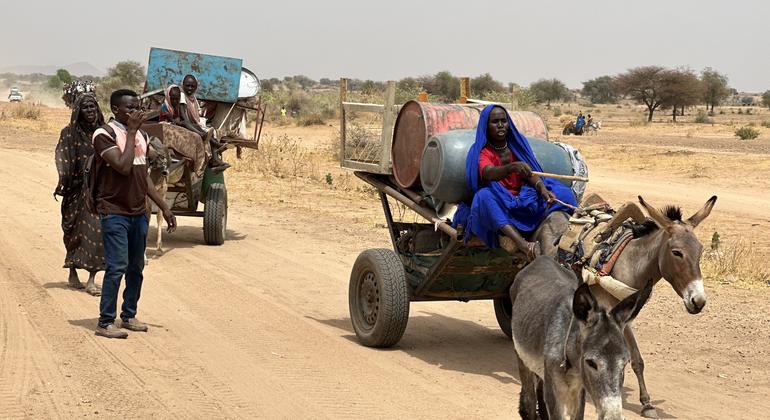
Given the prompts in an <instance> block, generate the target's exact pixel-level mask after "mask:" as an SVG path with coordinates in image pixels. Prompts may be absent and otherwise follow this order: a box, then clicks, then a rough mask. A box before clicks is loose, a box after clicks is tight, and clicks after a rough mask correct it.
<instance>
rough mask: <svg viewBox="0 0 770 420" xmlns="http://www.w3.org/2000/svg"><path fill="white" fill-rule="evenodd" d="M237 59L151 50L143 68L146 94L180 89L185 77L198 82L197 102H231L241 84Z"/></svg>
mask: <svg viewBox="0 0 770 420" xmlns="http://www.w3.org/2000/svg"><path fill="white" fill-rule="evenodd" d="M242 64H243V60H241V59H239V58H230V57H220V56H215V55H208V54H197V53H191V52H185V51H175V50H167V49H163V48H151V49H150V59H149V62H148V64H147V90H155V89H162V88H165V87H166V86H168V85H170V84H172V83H174V84H178V85H181V84H182V79H183V78H184V76H185V75H187V74H192V75H194V76H195V77H196V78H197V79H198V92H197V93H196V96H197V97H198V99H203V100H211V101H219V102H230V103H232V102H235V101H236V100H237V99H238V90H239V87H240V81H241V66H242Z"/></svg>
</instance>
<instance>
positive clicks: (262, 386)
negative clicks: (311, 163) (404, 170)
mask: <svg viewBox="0 0 770 420" xmlns="http://www.w3.org/2000/svg"><path fill="white" fill-rule="evenodd" d="M276 130H277V129H276ZM292 130H294V131H292ZM301 130H306V132H305V131H301ZM316 130H321V131H320V133H322V134H319V135H318V136H319V138H323V137H325V136H326V135H327V134H328V133H329V132H331V131H333V128H331V127H326V128H323V129H316ZM288 131H289V132H290V134H292V135H297V134H298V133H300V134H302V133H305V134H307V135H310V136H312V135H313V133H312V130H311V129H294V128H291V129H288ZM580 141H587V140H580ZM55 142H56V135H55V134H51V133H43V134H28V133H27V132H25V131H22V130H20V129H16V128H12V127H7V126H2V125H0V162H3V164H2V165H0V179H2V180H4V186H5V194H4V198H3V200H2V204H3V210H4V211H3V212H0V288H1V289H2V290H3V292H2V293H0V417H2V418H35V419H38V418H76V417H94V418H127V417H132V418H159V419H161V418H162V419H165V418H207V419H209V418H362V417H374V418H442V419H443V418H511V417H515V416H516V407H517V403H518V390H519V385H518V379H517V373H516V368H515V364H514V362H513V349H512V344H511V343H510V342H509V341H508V340H507V339H506V338H505V336H504V335H503V334H502V333H501V332H500V331H499V328H498V327H497V323H496V321H495V317H494V313H493V310H492V304H491V302H488V301H482V302H471V303H459V302H442V303H415V304H413V305H412V312H411V316H410V321H409V326H408V328H407V331H406V334H405V335H404V338H403V339H402V341H401V342H400V343H399V344H398V345H397V346H395V347H394V348H392V349H389V350H374V349H369V348H365V347H362V346H360V345H359V344H358V343H357V341H356V338H355V334H354V333H353V331H352V328H351V325H350V320H349V315H348V304H347V284H348V276H349V273H350V269H351V266H352V264H353V261H354V260H355V258H356V256H357V255H358V253H359V252H361V251H362V250H364V249H366V248H372V247H387V246H388V243H389V239H388V238H387V236H386V231H385V229H383V228H382V227H381V226H376V225H374V226H373V225H372V224H371V223H369V222H368V221H366V220H365V218H360V217H359V216H360V215H359V213H362V212H363V213H372V212H376V206H377V203H376V201H375V200H373V199H370V200H369V201H367V202H351V201H347V202H346V201H345V199H344V198H339V197H336V196H333V195H332V194H333V193H332V192H329V193H328V194H329V195H328V196H326V195H324V194H317V195H316V196H315V199H316V200H318V201H317V202H313V203H310V204H309V205H310V206H311V207H312V206H315V207H316V208H317V211H315V212H308V211H306V210H305V209H306V208H307V207H297V206H292V205H290V202H282V201H278V200H273V199H266V198H265V197H273V196H275V194H276V192H275V191H271V190H270V188H271V186H270V184H269V183H268V182H267V181H261V183H260V181H254V182H255V183H257V185H256V186H255V187H254V188H255V190H256V191H258V192H257V194H258V196H257V197H256V199H253V198H252V197H247V196H245V195H244V194H241V193H239V190H238V189H236V188H234V189H233V190H231V192H230V215H229V217H230V218H229V221H228V228H229V232H228V241H227V242H226V243H225V245H223V246H220V247H210V246H205V245H203V244H202V231H201V220H200V219H192V218H181V219H180V225H181V226H180V228H179V230H178V232H177V233H174V234H173V235H166V237H165V244H166V247H167V249H168V252H167V253H166V254H165V255H163V256H162V257H160V258H157V259H153V260H152V261H151V263H150V265H149V266H148V267H147V268H146V269H145V279H146V281H145V284H144V289H143V293H142V300H141V302H140V305H139V310H140V318H141V319H143V320H144V321H145V322H148V323H149V324H150V331H149V333H145V334H141V333H133V334H131V335H130V337H129V338H128V340H112V341H111V340H107V339H102V338H100V337H96V336H94V333H93V329H94V327H95V324H96V318H97V315H98V298H94V297H91V296H88V295H87V294H85V293H81V292H78V291H73V290H71V289H68V288H67V287H66V270H64V269H62V268H60V267H61V261H62V259H63V255H64V247H63V245H62V243H61V239H60V238H61V230H60V227H59V208H58V203H57V202H55V201H54V200H53V199H52V197H51V192H52V191H53V187H54V185H55V183H56V170H55V167H54V164H53V159H52V151H53V146H54V145H55ZM585 146H586V148H587V149H590V145H589V144H588V143H585ZM591 153H593V152H591ZM231 157H232V156H231ZM597 161H598V162H599V163H597V164H595V165H593V166H592V167H591V170H592V183H591V188H594V189H596V190H597V191H602V192H603V193H604V194H605V195H606V196H607V197H608V198H609V199H611V200H613V201H621V200H630V199H632V198H633V197H635V196H636V195H637V194H639V193H640V192H643V194H644V195H645V197H646V198H648V199H649V200H650V201H652V202H653V203H654V204H663V203H666V202H675V203H679V204H682V205H683V206H684V208H685V212H686V214H690V213H691V212H693V211H695V210H696V209H697V208H699V206H701V205H702V204H703V202H704V201H705V200H706V199H707V198H708V197H709V196H711V195H712V194H718V195H719V196H720V201H719V202H718V204H717V208H716V209H715V211H714V213H713V216H712V217H711V218H710V219H709V220H707V222H704V224H703V225H702V227H700V228H699V229H700V230H701V231H702V232H703V235H704V237H706V236H708V234H710V232H712V231H713V230H714V229H715V228H716V227H717V226H725V225H727V226H730V225H731V224H733V223H735V225H736V227H735V229H736V232H737V233H736V235H741V236H746V237H747V238H756V237H758V236H760V235H761V234H764V235H765V237H767V234H768V223H767V222H768V216H767V213H766V210H765V209H767V208H768V207H770V196H768V195H767V194H764V195H757V194H750V190H749V189H748V188H737V189H732V188H730V186H729V185H727V184H723V183H721V182H715V183H713V184H710V183H704V182H701V181H700V180H698V179H688V178H675V179H669V178H665V177H661V176H656V175H654V174H652V175H650V174H647V175H645V176H640V175H639V173H638V171H634V170H631V169H628V170H615V169H614V168H613V169H611V167H610V166H609V164H603V163H601V162H602V161H601V160H597ZM230 176H231V180H233V185H238V182H237V181H238V180H239V177H241V174H238V173H237V172H233V173H232V174H231V175H230ZM765 191H766V190H765ZM271 194H272V195H271ZM327 201H328V202H329V203H333V204H330V205H325V204H324V202H327ZM255 203H259V205H257V204H255ZM328 206H337V207H334V208H332V207H328ZM340 206H345V208H349V209H351V210H350V213H351V214H354V215H355V216H353V215H349V216H345V214H347V211H346V210H345V208H340ZM333 212H334V213H333ZM332 213H333V214H335V217H329V216H328V214H332ZM736 221H738V222H736ZM755 225H756V226H755ZM752 229H753V230H752ZM151 238H152V235H151ZM758 241H759V242H761V240H758ZM759 242H758V244H757V245H756V246H766V242H764V243H759ZM100 278H101V276H99V279H100ZM707 292H708V294H709V302H708V304H707V306H706V309H705V310H704V312H703V313H702V314H700V315H689V314H687V313H686V312H685V310H684V308H683V305H682V303H681V301H680V300H679V298H678V297H677V296H676V295H675V293H674V292H673V290H672V289H671V287H670V286H669V285H668V284H667V283H665V282H661V283H660V284H659V286H658V287H657V288H656V290H655V293H654V296H653V298H652V299H651V302H650V303H649V304H648V305H647V307H645V309H644V310H643V311H642V313H641V315H640V316H639V318H638V320H637V321H636V330H637V337H638V339H639V342H640V347H641V349H642V352H643V354H644V356H645V360H646V366H647V375H646V376H647V383H648V387H649V389H650V392H651V394H652V398H653V402H654V404H655V405H656V406H657V407H658V410H659V413H660V415H661V417H663V418H680V419H726V418H730V419H760V418H766V417H767V413H768V411H770V400H768V395H770V380H769V379H768V378H769V377H770V366H768V362H770V303H768V297H770V293H769V292H768V290H767V289H763V288H759V289H756V290H753V291H747V290H741V289H738V288H735V287H732V286H724V285H720V284H718V283H709V284H708V285H707ZM625 391H626V398H625V403H624V404H625V408H626V411H625V414H626V416H627V418H637V415H636V414H635V413H637V412H638V409H639V404H638V391H637V386H636V381H635V379H634V376H633V373H632V372H631V371H630V368H629V370H628V372H627V373H626V388H625ZM589 412H590V413H593V411H591V410H590V408H589ZM591 415H593V414H591Z"/></svg>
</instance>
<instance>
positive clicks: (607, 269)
mask: <svg viewBox="0 0 770 420" xmlns="http://www.w3.org/2000/svg"><path fill="white" fill-rule="evenodd" d="M632 239H634V236H633V235H628V237H627V238H626V239H624V240H623V242H621V243H620V245H619V246H618V247H617V248H616V249H615V252H613V253H612V255H611V256H610V258H609V259H608V260H607V262H606V263H604V265H602V269H601V270H599V271H598V272H597V274H598V275H600V276H607V275H609V274H610V273H611V272H612V269H613V268H614V267H615V262H617V261H618V258H619V257H620V254H621V253H622V252H623V250H624V249H625V248H626V245H628V243H629V242H631V240H632Z"/></svg>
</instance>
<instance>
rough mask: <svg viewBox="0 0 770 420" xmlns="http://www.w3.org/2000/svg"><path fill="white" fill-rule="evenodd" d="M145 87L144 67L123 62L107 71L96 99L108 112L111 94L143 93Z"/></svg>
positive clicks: (136, 63)
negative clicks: (122, 90)
mask: <svg viewBox="0 0 770 420" xmlns="http://www.w3.org/2000/svg"><path fill="white" fill-rule="evenodd" d="M180 82H181V80H180ZM169 83H171V81H169ZM143 86H144V66H142V65H141V64H139V63H138V62H136V61H121V62H119V63H117V64H115V65H114V66H113V67H110V68H109V69H108V70H107V76H106V77H105V78H104V79H103V80H102V81H101V82H100V83H99V85H98V86H97V89H96V97H97V98H98V100H99V104H100V105H101V106H102V109H104V110H106V109H110V94H112V92H114V91H116V90H118V89H131V90H133V91H136V92H141V91H142V87H143Z"/></svg>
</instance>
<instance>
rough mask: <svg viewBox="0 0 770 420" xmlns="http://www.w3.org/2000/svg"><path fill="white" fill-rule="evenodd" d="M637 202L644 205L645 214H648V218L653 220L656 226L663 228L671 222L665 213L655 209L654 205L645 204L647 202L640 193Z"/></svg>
mask: <svg viewBox="0 0 770 420" xmlns="http://www.w3.org/2000/svg"><path fill="white" fill-rule="evenodd" d="M639 204H641V205H642V207H644V209H645V210H647V214H649V215H650V219H652V220H654V221H655V223H657V225H658V226H660V227H662V228H664V229H665V228H666V227H668V226H669V225H670V224H671V220H669V218H668V217H666V215H665V214H663V213H661V212H660V210H658V209H656V208H655V207H653V206H651V205H649V204H647V202H646V201H644V199H643V198H642V196H641V195H640V196H639Z"/></svg>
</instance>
